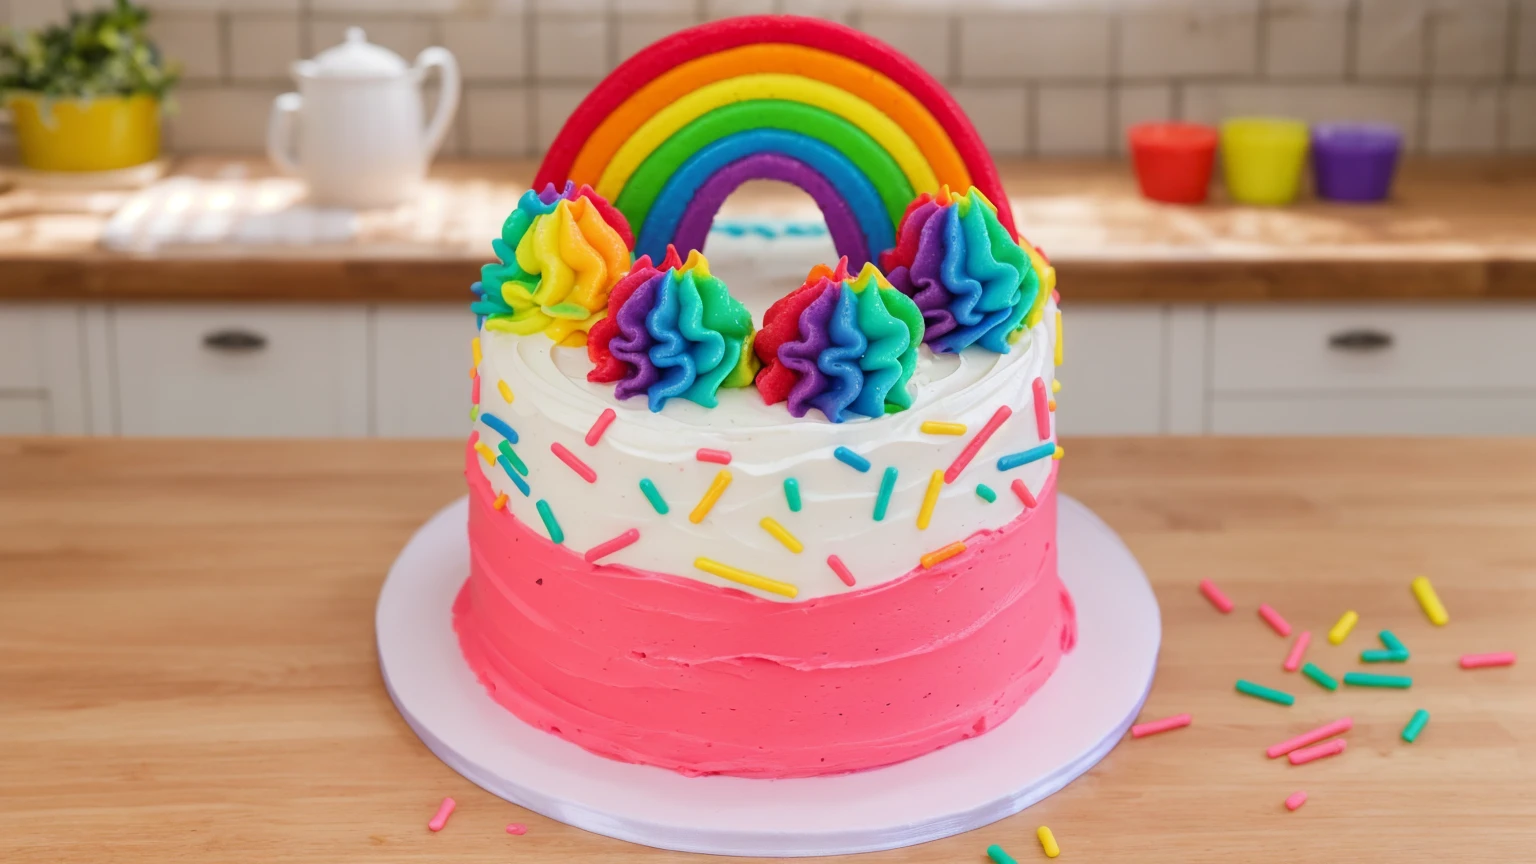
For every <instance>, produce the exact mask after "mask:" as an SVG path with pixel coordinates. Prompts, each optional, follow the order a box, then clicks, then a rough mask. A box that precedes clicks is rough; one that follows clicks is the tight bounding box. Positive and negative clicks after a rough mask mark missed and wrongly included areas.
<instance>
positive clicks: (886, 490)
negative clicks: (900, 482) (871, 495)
mask: <svg viewBox="0 0 1536 864" xmlns="http://www.w3.org/2000/svg"><path fill="white" fill-rule="evenodd" d="M894 491H896V466H895V465H892V466H891V467H889V468H887V469H885V474H884V476H882V477H881V478H880V494H879V495H877V496H875V521H876V522H880V521H883V520H884V519H885V511H886V510H887V509H888V508H889V507H890V506H891V493H892V492H894Z"/></svg>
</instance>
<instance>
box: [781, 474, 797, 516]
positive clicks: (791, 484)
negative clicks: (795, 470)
mask: <svg viewBox="0 0 1536 864" xmlns="http://www.w3.org/2000/svg"><path fill="white" fill-rule="evenodd" d="M784 501H785V503H787V504H788V505H789V512H791V513H799V512H800V481H799V480H796V479H795V478H793V477H785V478H784Z"/></svg>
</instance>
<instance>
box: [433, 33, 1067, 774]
mask: <svg viewBox="0 0 1536 864" xmlns="http://www.w3.org/2000/svg"><path fill="white" fill-rule="evenodd" d="M754 179H774V180H779V181H782V182H786V183H791V184H793V185H796V186H798V187H800V188H801V189H803V190H805V191H806V192H807V193H808V194H809V195H810V196H811V198H812V199H814V200H815V201H816V203H817V205H818V206H819V207H820V209H821V211H822V213H823V215H824V216H825V218H826V221H827V228H828V231H829V233H830V235H831V238H832V240H833V242H834V243H835V245H836V247H837V251H838V253H839V255H840V256H841V257H840V260H838V261H836V262H826V263H825V264H823V265H818V266H817V267H816V268H814V269H813V270H812V271H811V272H810V273H809V274H808V275H807V277H806V278H805V279H804V280H802V281H801V282H800V284H798V285H794V284H791V285H785V286H783V292H782V295H781V296H779V297H738V296H735V295H734V294H733V293H732V292H731V290H730V286H729V285H727V284H726V283H725V281H724V280H722V279H721V278H719V277H718V276H717V275H715V274H714V273H712V272H711V270H710V267H709V262H708V260H707V258H706V256H705V255H703V254H701V252H702V247H703V245H704V239H705V237H706V236H707V234H708V231H709V227H710V224H711V222H712V220H713V217H714V215H715V213H716V211H717V210H718V208H719V206H720V203H721V202H722V201H723V200H724V198H725V197H726V196H727V195H728V194H730V192H731V191H732V190H734V189H735V188H736V187H738V186H739V185H740V184H741V183H743V182H746V181H747V180H754ZM533 185H534V190H533V191H530V192H529V193H527V194H526V195H524V196H523V198H522V200H521V201H520V202H519V205H518V208H517V210H516V211H514V212H513V213H512V214H511V215H510V216H509V217H508V219H507V221H506V223H505V224H504V226H503V228H502V233H501V236H500V237H499V238H496V239H495V240H494V241H493V243H492V246H493V250H494V251H495V254H496V257H497V259H498V261H497V262H496V263H493V264H489V265H487V266H486V267H485V268H484V269H483V270H482V274H481V280H480V282H479V283H477V284H476V286H475V291H476V293H477V295H478V296H477V299H476V300H475V302H474V304H473V310H474V312H475V314H476V315H477V317H478V322H479V334H478V336H477V337H476V339H475V341H474V343H473V346H472V353H473V368H472V370H471V378H472V391H473V393H472V396H473V402H474V406H473V408H472V409H471V412H472V416H473V418H474V428H473V431H472V432H471V436H470V442H469V446H468V447H467V448H466V451H465V474H466V477H467V480H468V485H469V514H470V515H469V544H470V558H471V563H470V570H469V573H468V578H467V579H466V581H465V583H464V585H463V588H462V589H461V590H460V592H459V594H458V596H457V599H456V601H455V603H454V605H453V610H452V614H453V619H454V626H455V629H456V632H457V633H458V637H459V641H460V647H461V649H462V652H463V656H464V659H465V661H466V662H467V664H468V665H469V667H470V669H471V670H472V671H473V672H474V674H475V675H476V676H477V677H478V679H479V680H480V682H481V683H482V684H483V685H484V686H485V688H486V689H487V691H488V692H489V694H490V695H491V697H492V698H494V700H495V701H496V702H497V703H499V704H500V705H501V706H503V707H505V708H506V709H507V710H508V711H509V712H510V713H509V716H508V717H507V722H509V723H518V722H522V723H527V724H531V725H532V726H534V727H537V728H538V729H541V730H544V731H547V732H549V733H551V734H553V735H556V736H559V737H561V738H564V739H566V740H567V741H570V742H572V743H575V744H577V745H579V746H581V747H583V748H586V749H587V750H589V751H591V752H593V753H597V754H600V755H602V756H605V757H609V758H612V759H617V760H622V761H625V762H631V763H638V764H643V765H651V766H658V767H660V768H665V769H669V770H672V771H677V772H681V773H683V774H688V775H704V774H727V775H735V776H741V777H751V778H784V777H806V776H816V775H824V774H836V773H843V772H849V771H859V770H865V769H871V768H877V767H880V766H884V765H889V764H892V763H896V762H901V761H903V760H907V759H911V758H914V757H918V756H921V755H923V754H925V753H928V752H931V751H933V750H935V749H937V748H940V747H944V746H946V745H949V744H952V743H954V742H957V741H960V740H963V739H966V738H970V737H973V736H977V735H981V734H983V733H985V732H987V731H988V730H989V729H991V728H993V727H995V726H997V725H998V724H999V723H1001V722H1003V721H1005V720H1007V719H1008V718H1009V717H1010V716H1011V715H1013V714H1014V713H1015V712H1016V711H1018V710H1019V709H1020V707H1021V706H1023V705H1024V704H1025V703H1026V702H1027V701H1028V700H1029V698H1030V696H1031V694H1033V693H1034V692H1035V691H1037V690H1038V689H1039V688H1040V687H1041V686H1042V685H1043V684H1044V683H1045V682H1046V680H1047V679H1048V678H1049V677H1050V676H1051V674H1052V672H1053V671H1054V670H1055V669H1056V667H1057V664H1058V663H1059V661H1060V660H1061V658H1062V656H1063V655H1064V654H1065V653H1066V652H1069V651H1070V650H1071V649H1072V647H1073V642H1074V639H1075V616H1074V611H1073V605H1072V598H1071V596H1070V595H1069V593H1068V591H1067V590H1066V588H1065V587H1064V585H1063V584H1062V582H1061V579H1060V578H1059V575H1058V573H1057V548H1056V474H1057V466H1058V465H1059V464H1060V463H1059V461H1058V460H1059V458H1060V456H1061V455H1062V451H1061V448H1060V447H1059V446H1058V445H1057V444H1056V441H1055V435H1054V410H1055V401H1054V395H1053V394H1054V393H1055V392H1056V389H1057V388H1056V383H1055V378H1054V367H1055V365H1056V364H1057V363H1059V362H1060V352H1061V319H1060V314H1059V312H1058V310H1057V305H1056V303H1057V300H1056V296H1055V292H1054V281H1055V273H1054V270H1053V269H1052V268H1051V267H1050V265H1049V263H1048V262H1047V260H1046V259H1045V257H1044V255H1043V254H1042V253H1040V251H1039V250H1037V249H1035V248H1034V247H1033V246H1031V245H1030V244H1029V243H1028V242H1027V241H1026V240H1024V239H1023V238H1022V237H1020V236H1019V234H1018V231H1017V229H1016V227H1015V226H1014V224H1013V219H1012V214H1011V212H1010V210H1009V207H1008V201H1007V197H1006V196H1005V195H1004V194H1003V191H1002V189H1001V186H1000V184H999V181H998V178H997V172H996V169H995V167H994V166H993V164H992V162H991V161H990V159H989V157H988V156H987V154H986V151H985V149H984V148H983V147H982V146H981V144H980V142H979V139H978V138H977V136H976V133H975V131H974V129H973V128H972V126H971V124H970V122H969V121H968V120H967V119H966V118H965V116H964V114H963V113H962V112H961V111H960V109H959V108H958V106H957V105H956V104H955V102H954V100H953V99H952V98H951V97H950V96H949V95H948V94H947V93H946V92H945V91H944V90H943V88H942V87H941V86H940V85H939V84H938V83H937V82H935V81H934V80H933V79H932V78H931V77H930V76H928V75H927V74H926V73H924V72H923V71H922V70H921V69H920V68H919V67H917V66H916V65H915V64H914V63H912V62H911V61H910V60H908V59H907V58H905V57H903V56H902V55H900V54H899V53H897V52H895V51H894V50H893V49H891V48H890V47H889V46H886V45H884V44H883V43H880V42H878V41H877V40H874V39H872V38H870V37H868V36H864V35H863V34H860V33H858V32H856V31H854V30H851V29H849V28H846V27H842V26H841V25H837V24H833V23H829V22H825V21H821V20H815V19H805V18H796V17H791V16H754V17H747V18H738V19H731V20H727V21H721V22H715V23H712V24H706V25H703V26H700V27H696V28H693V29H691V30H687V31H683V32H681V33H678V34H675V35H674V36H671V37H668V38H667V39H664V40H662V41H661V42H659V43H657V44H655V45H653V46H651V47H650V48H648V49H646V50H644V51H642V52H640V53H639V54H637V55H636V56H635V57H633V58H631V59H630V60H629V61H626V62H625V63H624V64H622V65H621V66H620V67H619V68H618V69H616V70H615V71H614V73H613V74H612V75H611V76H610V77H609V78H608V79H607V80H605V81H604V82H603V83H601V84H600V85H598V87H597V88H596V89H595V90H594V91H593V92H592V94H590V95H589V96H588V98H587V99H586V100H585V101H584V102H583V103H582V104H581V105H580V106H579V107H578V108H577V109H576V111H575V112H574V113H573V115H572V116H571V118H570V120H569V121H568V122H567V124H566V126H565V128H564V129H563V130H562V131H561V133H560V135H559V136H558V138H557V139H556V141H555V143H554V145H553V146H552V147H551V150H550V152H549V154H548V156H547V158H546V160H545V162H544V164H543V165H542V167H541V168H540V171H539V174H538V176H537V177H536V179H535V182H534V184H533ZM513 715H515V716H513Z"/></svg>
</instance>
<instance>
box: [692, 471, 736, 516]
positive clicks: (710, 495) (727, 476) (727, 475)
mask: <svg viewBox="0 0 1536 864" xmlns="http://www.w3.org/2000/svg"><path fill="white" fill-rule="evenodd" d="M729 485H731V472H729V471H721V472H720V473H718V474H716V475H715V479H713V480H711V481H710V482H709V488H708V489H706V490H704V497H703V498H700V499H699V503H698V505H697V506H695V507H694V508H693V512H692V513H689V514H688V521H689V522H692V523H693V524H695V525H697V524H699V523H700V522H703V521H704V517H705V516H708V515H709V511H710V510H713V509H714V507H715V502H716V501H719V500H720V496H721V495H724V494H725V487H727V486H729Z"/></svg>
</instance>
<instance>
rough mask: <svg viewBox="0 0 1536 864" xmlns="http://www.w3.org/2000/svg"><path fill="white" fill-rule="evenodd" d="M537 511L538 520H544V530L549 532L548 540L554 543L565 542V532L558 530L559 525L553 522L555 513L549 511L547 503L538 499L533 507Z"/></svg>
mask: <svg viewBox="0 0 1536 864" xmlns="http://www.w3.org/2000/svg"><path fill="white" fill-rule="evenodd" d="M533 506H534V507H535V508H537V509H538V511H539V518H540V519H543V520H544V530H545V531H548V532H549V539H550V540H551V541H552V542H555V543H564V542H565V532H564V531H561V530H560V523H559V522H558V521H556V520H555V511H553V510H551V509H549V502H548V501H545V500H544V499H543V498H540V499H539V500H538V502H537V503H535V504H534V505H533Z"/></svg>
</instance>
